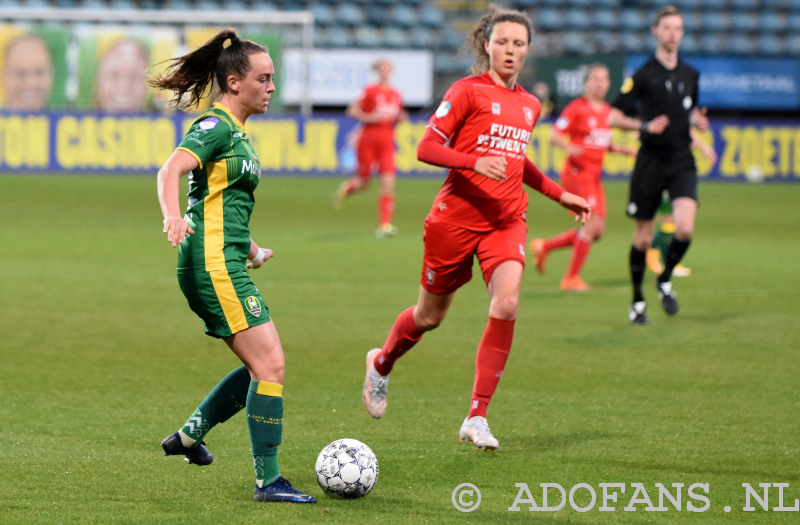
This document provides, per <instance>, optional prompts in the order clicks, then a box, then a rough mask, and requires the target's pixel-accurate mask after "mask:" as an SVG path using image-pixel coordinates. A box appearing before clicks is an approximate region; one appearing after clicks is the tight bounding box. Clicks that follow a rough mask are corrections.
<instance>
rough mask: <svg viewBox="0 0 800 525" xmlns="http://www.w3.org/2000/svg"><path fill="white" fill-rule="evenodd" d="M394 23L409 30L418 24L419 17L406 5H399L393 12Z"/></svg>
mask: <svg viewBox="0 0 800 525" xmlns="http://www.w3.org/2000/svg"><path fill="white" fill-rule="evenodd" d="M391 20H392V23H393V24H394V25H396V26H398V27H404V28H409V27H413V26H414V25H416V23H417V15H416V13H414V10H413V9H411V8H410V7H408V6H406V5H397V6H395V7H394V8H393V9H392V11H391Z"/></svg>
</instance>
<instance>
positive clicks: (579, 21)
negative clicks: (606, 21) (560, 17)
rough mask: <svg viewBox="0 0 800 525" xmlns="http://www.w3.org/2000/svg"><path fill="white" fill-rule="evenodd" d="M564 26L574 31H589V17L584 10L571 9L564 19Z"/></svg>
mask: <svg viewBox="0 0 800 525" xmlns="http://www.w3.org/2000/svg"><path fill="white" fill-rule="evenodd" d="M564 25H565V26H566V27H567V28H569V29H572V30H574V31H586V30H587V29H589V15H587V14H586V11H584V10H583V9H570V10H569V11H567V14H566V16H565V17H564Z"/></svg>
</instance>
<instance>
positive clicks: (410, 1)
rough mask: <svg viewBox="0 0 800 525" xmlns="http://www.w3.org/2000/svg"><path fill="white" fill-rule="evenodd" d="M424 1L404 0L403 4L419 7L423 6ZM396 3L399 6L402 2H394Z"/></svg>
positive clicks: (396, 0) (395, 0) (397, 0)
mask: <svg viewBox="0 0 800 525" xmlns="http://www.w3.org/2000/svg"><path fill="white" fill-rule="evenodd" d="M423 1H424V0H402V3H403V4H406V5H413V6H419V5H422V4H423ZM394 3H395V4H399V3H401V2H400V0H394Z"/></svg>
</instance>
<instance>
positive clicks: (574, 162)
mask: <svg viewBox="0 0 800 525" xmlns="http://www.w3.org/2000/svg"><path fill="white" fill-rule="evenodd" d="M583 85H584V92H585V95H584V96H582V97H578V98H576V99H575V100H573V101H572V102H570V103H569V104H568V105H567V107H565V108H564V111H562V112H561V115H560V116H559V118H558V120H557V121H556V123H555V125H554V126H553V131H552V134H551V135H550V141H551V142H552V143H553V144H555V145H556V146H558V147H560V148H563V149H565V150H566V151H567V159H566V161H565V162H564V169H563V170H562V171H561V184H563V185H564V188H565V189H566V190H567V191H569V192H572V193H575V194H576V195H580V196H581V197H583V198H584V199H586V201H587V202H588V203H589V206H591V207H592V218H591V219H589V221H588V222H587V223H586V224H585V225H584V226H582V227H581V228H580V229H577V228H573V229H571V230H569V231H566V232H564V233H562V234H560V235H556V236H555V237H552V238H550V239H546V240H545V239H534V240H533V241H531V251H532V252H533V263H534V264H535V265H536V269H537V270H538V271H539V273H544V270H545V262H546V261H547V256H548V255H549V254H550V252H551V251H553V250H557V249H559V248H566V247H567V246H572V258H571V259H570V262H569V268H568V269H567V275H566V276H565V277H564V279H562V280H561V289H562V290H575V291H587V290H589V286H588V285H587V284H586V283H585V282H583V280H582V279H581V277H580V273H581V268H583V263H584V262H585V261H586V257H587V256H588V255H589V249H590V248H591V246H592V243H593V242H594V241H598V240H600V238H601V237H602V236H603V232H604V231H605V226H606V195H605V192H604V191H603V183H602V181H601V175H602V171H603V159H604V158H605V155H606V151H611V152H617V153H624V154H626V155H631V156H635V155H636V150H635V149H634V148H631V147H629V146H618V145H615V144H613V143H612V142H611V138H612V132H611V128H610V127H609V125H608V115H609V113H610V112H611V105H610V104H609V103H608V102H606V101H605V97H606V93H608V88H609V87H610V86H611V80H610V78H609V73H608V68H607V67H606V66H605V64H598V63H595V64H591V65H590V66H589V67H588V68H587V69H586V74H585V76H584V82H583ZM564 135H569V141H567V139H566V137H565V136H564Z"/></svg>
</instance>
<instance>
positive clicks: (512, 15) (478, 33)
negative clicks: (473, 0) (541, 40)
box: [467, 4, 533, 75]
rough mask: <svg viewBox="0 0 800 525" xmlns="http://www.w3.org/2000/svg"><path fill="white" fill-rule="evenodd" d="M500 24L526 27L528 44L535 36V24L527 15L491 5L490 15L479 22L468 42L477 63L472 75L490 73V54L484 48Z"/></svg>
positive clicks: (473, 67)
mask: <svg viewBox="0 0 800 525" xmlns="http://www.w3.org/2000/svg"><path fill="white" fill-rule="evenodd" d="M500 22H514V23H515V24H520V25H522V26H525V29H527V30H528V44H530V43H531V37H532V36H533V23H532V22H531V19H530V18H529V17H528V15H527V14H526V13H523V12H521V11H512V10H505V9H502V8H500V7H498V6H496V5H495V4H489V13H487V14H485V15H484V16H483V18H481V20H480V22H478V27H477V28H475V30H474V31H473V32H472V35H471V36H470V37H469V39H468V40H467V42H468V43H469V45H470V47H471V48H472V52H473V54H474V55H475V62H474V63H473V64H472V68H471V69H470V73H472V74H473V75H481V74H483V73H486V72H487V71H489V53H487V52H486V49H485V48H484V47H483V45H484V42H488V41H489V39H490V38H491V36H492V31H494V26H495V24H499V23H500Z"/></svg>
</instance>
